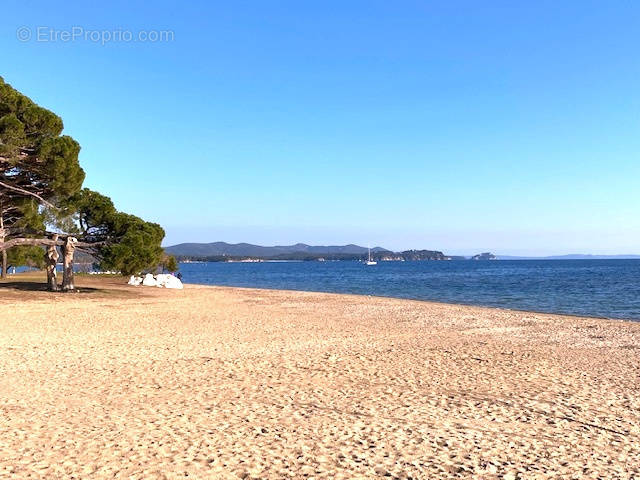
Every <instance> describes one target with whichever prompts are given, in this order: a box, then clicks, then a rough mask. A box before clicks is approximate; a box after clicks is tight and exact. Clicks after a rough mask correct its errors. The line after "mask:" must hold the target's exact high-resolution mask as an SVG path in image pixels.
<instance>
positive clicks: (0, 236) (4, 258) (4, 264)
mask: <svg viewBox="0 0 640 480" xmlns="http://www.w3.org/2000/svg"><path fill="white" fill-rule="evenodd" d="M5 236H6V230H5V229H4V228H2V227H0V243H4V237H5ZM0 278H3V279H4V278H7V251H6V250H2V273H0Z"/></svg>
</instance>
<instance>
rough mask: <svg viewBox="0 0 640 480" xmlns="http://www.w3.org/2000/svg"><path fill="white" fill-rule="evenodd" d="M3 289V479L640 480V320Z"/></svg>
mask: <svg viewBox="0 0 640 480" xmlns="http://www.w3.org/2000/svg"><path fill="white" fill-rule="evenodd" d="M124 281H126V280H122V279H121V278H116V279H99V278H92V277H78V281H77V283H78V284H79V285H81V286H84V287H87V288H88V287H92V288H96V289H97V290H85V291H84V292H82V293H77V294H50V293H47V292H39V291H33V290H32V288H33V285H31V284H29V283H28V282H12V283H10V284H9V288H7V286H6V285H5V286H4V287H3V288H0V392H1V396H0V412H1V417H0V432H1V435H0V478H3V479H4V478H15V479H27V478H47V479H55V478H64V479H69V478H77V479H84V478H92V479H93V478H96V479H102V478H145V479H147V478H182V479H183V478H191V479H194V478H195V479H206V478H223V479H224V478H276V479H277V478H317V479H319V478H327V479H333V478H344V479H353V478H376V477H385V476H386V477H387V478H485V479H490V478H505V479H514V478H523V479H530V478H576V479H578V478H602V479H614V478H624V479H630V478H640V438H639V437H640V323H633V322H622V321H610V320H598V319H589V318H577V317H567V316H555V315H546V314H538V313H528V312H516V311H507V310H498V309H489V308H476V307H466V306H456V305H444V304H437V303H427V302H414V301H407V300H395V299H384V298H375V297H366V296H351V295H331V294H320V293H306V292H285V291H266V290H249V289H235V288H216V287H198V286H187V288H186V289H185V290H183V291H170V290H164V289H156V288H152V287H138V288H136V287H129V286H126V285H122V283H123V282H124Z"/></svg>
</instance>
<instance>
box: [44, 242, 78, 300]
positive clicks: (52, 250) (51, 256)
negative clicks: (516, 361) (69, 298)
mask: <svg viewBox="0 0 640 480" xmlns="http://www.w3.org/2000/svg"><path fill="white" fill-rule="evenodd" d="M51 239H52V240H53V241H54V242H55V241H57V240H58V234H53V235H52V236H51ZM58 258H60V255H58V249H57V248H56V246H55V245H49V246H48V247H47V253H46V254H45V260H46V262H47V285H48V286H49V291H50V292H56V291H58V280H57V272H56V265H57V264H58ZM72 283H73V280H72Z"/></svg>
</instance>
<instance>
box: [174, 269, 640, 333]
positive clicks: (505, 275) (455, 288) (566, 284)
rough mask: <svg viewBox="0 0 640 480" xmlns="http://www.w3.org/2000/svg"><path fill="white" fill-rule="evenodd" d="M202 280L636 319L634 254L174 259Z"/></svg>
mask: <svg viewBox="0 0 640 480" xmlns="http://www.w3.org/2000/svg"><path fill="white" fill-rule="evenodd" d="M180 271H181V273H182V276H183V281H184V282H186V283H197V284H205V285H225V286H235V287H251V288H268V289H283V290H306V291H314V292H332V293H352V294H358V295H375V296H382V297H395V298H407V299H414V300H429V301H436V302H445V303H458V304H465V305H482V306H489V307H499V308H505V309H513V310H527V311H534V312H547V313H561V314H569V315H581V316H591V317H605V318H614V319H630V320H636V321H640V260H495V261H471V260H467V261H422V262H378V264H377V265H373V266H367V265H365V264H363V263H361V262H350V261H340V262H315V261H313V262H259V263H224V262H211V263H181V264H180Z"/></svg>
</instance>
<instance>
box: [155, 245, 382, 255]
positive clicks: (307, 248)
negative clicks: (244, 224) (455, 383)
mask: <svg viewBox="0 0 640 480" xmlns="http://www.w3.org/2000/svg"><path fill="white" fill-rule="evenodd" d="M165 251H166V252H167V253H169V254H171V255H175V256H177V257H225V256H227V257H254V258H275V257H281V256H283V255H292V254H307V255H311V256H315V255H363V254H366V253H367V248H366V247H360V246H358V245H352V244H351V245H329V246H314V245H306V244H304V243H296V244H295V245H280V246H274V247H263V246H261V245H252V244H250V243H226V242H213V243H180V244H178V245H173V246H171V247H166V248H165ZM371 252H372V253H384V252H389V250H387V249H385V248H381V247H375V248H372V249H371Z"/></svg>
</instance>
